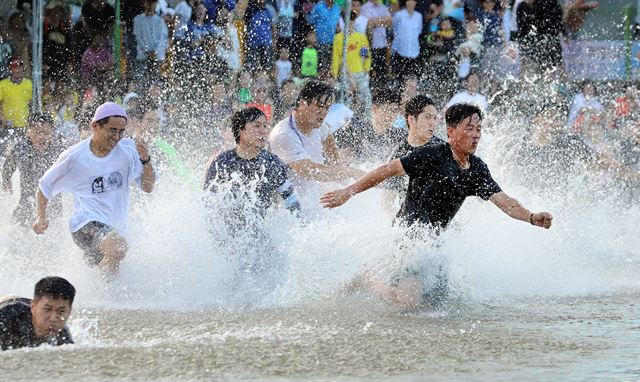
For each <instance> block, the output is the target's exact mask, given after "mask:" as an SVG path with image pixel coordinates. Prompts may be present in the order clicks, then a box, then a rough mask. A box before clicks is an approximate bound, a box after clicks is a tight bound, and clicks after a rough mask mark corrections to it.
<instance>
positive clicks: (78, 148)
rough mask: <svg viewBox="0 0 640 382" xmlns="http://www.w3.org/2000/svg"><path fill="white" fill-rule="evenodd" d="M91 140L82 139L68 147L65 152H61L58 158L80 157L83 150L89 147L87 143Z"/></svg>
mask: <svg viewBox="0 0 640 382" xmlns="http://www.w3.org/2000/svg"><path fill="white" fill-rule="evenodd" d="M90 140H91V138H87V139H83V140H82V141H80V142H78V143H76V144H74V145H72V146H70V147H68V148H67V149H66V150H64V151H62V153H61V154H60V157H65V158H69V157H71V156H77V155H80V154H81V153H82V152H83V150H84V149H85V148H86V147H87V146H88V145H89V141H90Z"/></svg>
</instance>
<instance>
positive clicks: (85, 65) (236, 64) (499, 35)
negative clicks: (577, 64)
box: [0, 0, 640, 168]
mask: <svg viewBox="0 0 640 382" xmlns="http://www.w3.org/2000/svg"><path fill="white" fill-rule="evenodd" d="M30 4H31V2H26V1H19V2H17V4H16V5H15V7H14V8H13V9H11V11H10V12H9V13H8V14H7V15H6V17H5V19H4V20H2V23H0V78H2V81H0V111H1V112H0V137H1V138H0V139H2V140H3V141H7V140H8V138H12V137H17V138H18V139H20V138H21V137H24V136H25V134H24V133H23V132H22V131H23V130H24V129H23V128H24V127H26V126H27V121H28V119H29V114H30V113H31V111H30V106H31V89H32V88H31V82H30V80H29V77H30V72H31V69H32V68H31V65H32V64H31V43H32V42H31V41H32V37H31V29H32V28H31V13H30ZM596 7H597V3H594V2H585V1H584V0H566V1H564V0H418V1H416V0H391V1H389V2H387V1H386V0H370V1H367V2H364V3H363V2H362V0H352V1H351V2H350V6H349V7H347V4H345V0H317V1H315V0H182V1H177V0H173V1H172V0H127V1H121V19H120V27H121V28H116V16H115V9H114V7H113V5H112V4H110V3H109V2H108V1H104V0H86V1H84V3H83V4H82V5H81V6H78V7H72V6H69V5H67V4H66V2H63V1H61V0H49V1H47V2H46V6H45V14H44V43H43V54H42V58H43V62H42V77H43V84H44V86H43V114H45V115H47V116H50V117H51V118H52V120H53V122H54V125H55V128H56V131H57V132H58V134H59V135H61V136H62V137H63V138H64V139H65V140H66V141H67V142H74V141H76V140H77V139H78V138H80V137H83V136H85V135H86V134H87V127H88V121H89V119H90V115H91V113H93V110H94V109H95V106H96V105H98V104H100V103H101V102H103V101H105V100H116V101H118V102H121V103H122V104H123V105H124V107H125V108H126V109H128V110H135V109H136V108H143V109H150V108H152V109H154V110H156V109H157V114H158V120H159V123H160V124H161V128H160V129H158V131H162V132H164V134H166V135H167V136H169V137H170V138H171V139H173V141H174V142H175V144H176V145H177V147H178V148H179V147H180V146H181V144H184V145H183V146H184V147H188V148H189V150H191V149H193V148H194V147H196V148H198V149H202V150H203V151H204V152H206V151H208V152H209V154H210V152H211V150H212V149H219V150H221V149H222V148H224V147H226V146H228V145H229V143H230V142H231V141H232V139H231V138H230V137H229V132H228V131H227V130H228V126H227V122H226V120H225V118H227V117H228V116H230V115H231V114H232V113H233V111H235V110H238V109H239V108H241V107H247V106H255V107H258V108H259V109H260V110H262V111H263V112H264V113H265V115H266V116H267V118H268V119H269V123H271V124H272V125H273V124H274V123H275V122H277V121H278V120H280V119H282V118H284V117H286V116H287V115H288V113H289V111H290V109H291V107H292V106H293V105H294V104H295V100H296V94H297V91H298V89H299V88H300V86H301V84H302V83H303V82H304V81H305V80H307V79H309V78H312V79H318V80H321V81H325V82H328V83H330V84H332V85H334V86H335V87H336V89H337V88H339V87H340V85H343V88H344V89H345V94H346V98H345V99H344V100H342V101H343V102H344V103H345V104H346V106H348V108H350V109H351V110H353V112H354V116H353V118H351V123H350V124H349V126H347V127H345V128H344V129H343V130H344V131H343V133H342V134H337V136H338V137H342V138H341V139H340V140H339V142H338V144H339V146H340V147H341V148H343V149H345V150H351V152H364V151H367V152H369V153H379V156H380V158H378V159H383V157H384V156H385V155H386V151H385V150H386V149H388V147H385V145H387V144H388V140H387V138H388V136H390V135H393V134H390V132H393V130H394V129H398V130H400V131H403V129H405V130H406V121H404V122H403V118H402V117H403V116H402V112H401V110H402V105H403V102H404V100H405V99H407V98H410V97H412V96H414V95H416V94H419V93H422V94H428V95H429V96H430V97H432V98H433V99H434V100H436V103H437V104H438V105H439V108H440V110H444V108H445V107H446V106H447V105H450V104H451V103H453V102H472V103H476V104H478V105H479V106H480V107H481V109H482V110H483V111H484V112H485V113H487V114H488V115H495V116H507V115H508V116H510V115H511V114H514V118H516V117H518V113H512V112H513V111H514V110H515V109H517V111H520V112H522V111H523V107H522V105H523V104H529V105H530V104H532V103H533V104H539V105H538V106H539V107H538V108H536V107H533V106H531V107H529V106H527V108H526V110H525V112H523V113H521V114H520V115H519V117H521V119H520V121H521V122H522V121H525V120H527V118H530V117H531V115H527V113H528V114H537V113H539V112H542V111H543V109H544V110H547V109H548V108H549V107H553V108H554V109H557V110H559V112H560V118H561V119H563V120H564V121H565V122H564V123H563V125H564V126H565V129H566V130H567V131H570V132H572V133H575V134H583V133H584V132H586V131H588V132H590V133H589V134H590V135H589V136H588V137H586V138H585V141H587V142H588V143H589V144H590V145H593V147H594V149H597V150H599V151H605V152H606V153H607V155H610V156H612V157H614V158H617V159H619V160H620V161H623V162H625V163H626V164H629V165H632V166H636V168H637V166H638V152H637V151H638V144H639V142H640V133H639V132H638V130H639V127H638V126H639V123H640V112H639V111H640V101H639V97H638V91H637V89H636V88H633V87H628V88H625V86H615V85H613V86H609V85H607V86H606V89H604V88H603V89H602V90H606V91H602V92H599V91H598V90H597V88H598V86H599V85H600V84H595V83H591V82H585V83H576V84H572V83H570V81H568V80H567V77H566V74H565V72H564V69H563V61H562V42H563V41H568V40H571V39H575V38H576V35H577V32H578V31H579V29H580V26H581V25H582V23H583V22H584V19H585V16H586V15H587V13H588V12H589V11H590V10H592V9H594V8H596ZM347 9H350V13H349V14H347V15H345V11H346V10H347ZM345 22H346V24H345ZM345 28H346V29H347V37H346V45H347V46H346V48H345V47H344V42H345V38H344V33H345V32H344V30H345ZM117 31H120V36H115V33H117ZM116 37H118V38H116ZM119 42H120V45H121V46H119V47H117V46H114V45H115V44H118V43H119ZM115 52H121V53H120V55H119V56H118V54H116V53H115ZM344 52H346V57H343V53H344ZM343 62H346V68H343V67H342V65H343ZM343 73H345V75H346V81H345V83H344V84H342V82H341V81H342V77H343ZM573 95H575V97H574V96H573ZM536 97H537V98H536ZM380 110H386V112H387V113H392V114H393V115H392V118H388V117H387V118H382V117H380V116H377V117H376V113H378V114H379V113H380ZM389 110H393V111H392V112H389ZM330 114H331V113H330ZM396 117H397V118H396ZM380 121H383V122H380ZM516 122H517V120H516V119H514V124H515V123H516ZM381 123H383V124H384V125H383V126H381V125H380V124H381ZM591 126H595V127H594V128H590V127H591ZM621 142H622V143H621ZM614 143H615V144H614ZM356 145H357V146H358V147H355V146H356ZM6 146H7V144H6V143H3V144H2V145H0V147H2V148H3V150H4V148H5V147H6ZM363 146H366V149H363ZM378 146H379V147H381V148H383V149H384V150H377V149H376V147H378Z"/></svg>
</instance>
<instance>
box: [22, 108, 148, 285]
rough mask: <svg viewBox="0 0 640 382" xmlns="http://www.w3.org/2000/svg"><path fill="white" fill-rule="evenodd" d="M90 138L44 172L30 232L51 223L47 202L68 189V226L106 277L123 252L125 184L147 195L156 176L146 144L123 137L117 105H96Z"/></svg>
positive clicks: (122, 116) (123, 116) (122, 118)
mask: <svg viewBox="0 0 640 382" xmlns="http://www.w3.org/2000/svg"><path fill="white" fill-rule="evenodd" d="M90 126H91V130H92V133H93V134H92V135H91V137H89V138H87V139H85V140H83V141H81V142H80V143H78V144H76V145H74V146H71V147H70V148H69V149H67V150H66V151H64V152H63V153H62V154H61V155H60V157H59V158H58V160H57V161H56V162H55V163H54V164H53V166H51V168H49V169H48V170H47V171H46V172H45V174H44V175H43V176H42V178H41V179H40V181H39V183H38V191H37V194H36V221H35V223H34V224H33V230H34V231H35V232H36V233H37V234H43V233H44V232H45V231H46V230H47V228H48V227H49V220H48V219H47V203H48V201H49V200H50V199H51V198H53V197H54V196H56V195H58V194H60V193H71V194H72V195H73V199H74V211H73V215H72V216H71V219H70V221H69V228H70V230H71V235H72V237H73V240H74V242H75V243H76V245H78V247H80V248H81V249H82V250H84V252H85V260H86V261H87V263H88V264H89V265H91V266H98V268H99V269H100V270H101V271H103V272H104V275H105V276H106V277H107V279H109V278H111V277H113V276H115V274H116V273H117V271H118V269H119V266H120V262H121V261H122V259H123V258H124V256H125V254H126V252H127V241H126V240H125V238H124V236H123V235H124V233H125V231H126V222H127V215H128V213H129V183H131V182H136V183H137V184H138V185H139V186H140V188H141V189H142V190H143V191H144V192H147V193H150V192H151V191H153V187H154V185H155V180H156V175H155V170H154V168H153V165H152V164H151V158H150V157H149V152H148V149H147V145H146V144H145V143H144V142H142V141H141V140H138V139H136V140H135V141H134V140H133V139H129V138H123V137H124V135H125V132H126V127H127V113H126V112H125V111H124V109H122V107H120V106H119V105H117V104H115V103H113V102H106V103H104V104H102V105H100V106H99V107H98V108H97V109H96V112H95V114H94V116H93V119H92V120H91V125H90Z"/></svg>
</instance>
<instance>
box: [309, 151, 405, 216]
mask: <svg viewBox="0 0 640 382" xmlns="http://www.w3.org/2000/svg"><path fill="white" fill-rule="evenodd" d="M404 174H405V172H404V168H403V167H402V163H400V160H399V159H396V160H394V161H392V162H389V163H387V164H385V165H382V166H380V167H378V168H376V169H375V170H373V171H371V172H369V173H368V174H366V175H365V176H363V177H362V178H360V179H359V180H358V181H357V182H355V183H354V184H352V185H350V186H349V187H347V188H342V189H339V190H335V191H330V192H327V193H326V194H324V195H322V197H321V198H320V202H321V203H322V204H323V205H324V206H325V207H327V208H334V207H339V206H341V205H343V204H344V203H346V202H347V200H349V199H350V198H351V197H352V196H354V195H356V194H359V193H361V192H364V191H366V190H368V189H370V188H372V187H375V186H377V185H378V184H380V183H382V182H383V181H384V180H385V179H387V178H390V177H392V176H400V175H404Z"/></svg>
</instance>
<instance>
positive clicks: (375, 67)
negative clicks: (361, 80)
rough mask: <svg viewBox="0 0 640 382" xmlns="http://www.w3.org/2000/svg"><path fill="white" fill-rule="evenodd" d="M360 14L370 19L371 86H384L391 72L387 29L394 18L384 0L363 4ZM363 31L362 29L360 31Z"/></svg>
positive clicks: (368, 26)
mask: <svg viewBox="0 0 640 382" xmlns="http://www.w3.org/2000/svg"><path fill="white" fill-rule="evenodd" d="M360 15H361V16H363V17H366V18H367V19H368V23H367V28H368V30H367V31H365V32H364V33H368V32H370V33H371V40H370V41H369V42H370V43H371V88H372V90H373V89H377V88H380V87H383V86H384V83H385V81H386V79H387V77H388V74H389V64H388V63H387V49H388V47H389V43H388V41H387V29H391V28H392V26H393V18H392V17H391V13H390V12H389V9H387V6H386V5H385V4H384V0H371V1H367V2H366V3H364V4H363V5H362V8H361V10H360ZM360 32H362V31H360Z"/></svg>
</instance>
